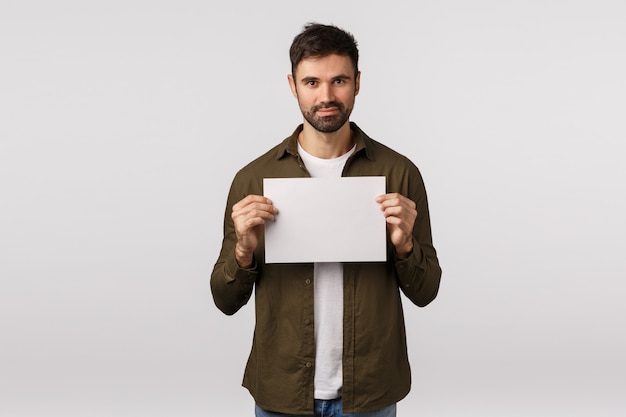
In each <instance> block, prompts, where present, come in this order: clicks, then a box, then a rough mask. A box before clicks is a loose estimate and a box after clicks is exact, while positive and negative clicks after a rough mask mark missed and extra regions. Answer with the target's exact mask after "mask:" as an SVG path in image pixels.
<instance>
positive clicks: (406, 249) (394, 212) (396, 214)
mask: <svg viewBox="0 0 626 417" xmlns="http://www.w3.org/2000/svg"><path fill="white" fill-rule="evenodd" d="M376 202H377V203H379V204H380V209H381V210H382V211H383V213H384V214H385V220H386V221H387V229H389V237H390V238H391V243H393V245H394V246H395V248H396V253H397V254H398V256H399V257H400V258H406V257H408V256H409V255H410V254H411V252H412V251H413V225H414V224H415V219H416V218H417V210H416V209H415V208H416V205H415V202H413V201H412V200H409V199H408V198H406V197H405V196H403V195H401V194H398V193H391V194H383V195H379V196H378V197H376Z"/></svg>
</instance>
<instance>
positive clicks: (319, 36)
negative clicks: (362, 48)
mask: <svg viewBox="0 0 626 417" xmlns="http://www.w3.org/2000/svg"><path fill="white" fill-rule="evenodd" d="M331 54H337V55H343V56H348V57H349V58H350V59H351V60H352V65H353V67H354V75H355V76H356V74H357V73H358V72H359V50H358V48H357V43H356V39H354V36H352V34H351V33H349V32H346V31H345V30H343V29H340V28H338V27H337V26H333V25H323V24H320V23H307V24H306V25H304V29H303V30H302V32H300V34H298V35H297V36H296V37H295V38H293V42H292V43H291V48H289V58H290V59H291V73H292V74H294V73H295V70H296V67H297V66H298V64H299V63H300V61H302V60H303V59H308V58H317V57H324V56H328V55H331Z"/></svg>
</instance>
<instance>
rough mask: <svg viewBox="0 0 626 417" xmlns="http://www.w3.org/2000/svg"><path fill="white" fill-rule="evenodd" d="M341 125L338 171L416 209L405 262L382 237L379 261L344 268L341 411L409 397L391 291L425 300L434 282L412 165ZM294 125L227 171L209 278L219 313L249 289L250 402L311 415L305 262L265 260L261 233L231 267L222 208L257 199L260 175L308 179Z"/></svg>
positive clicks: (228, 221)
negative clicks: (343, 155)
mask: <svg viewBox="0 0 626 417" xmlns="http://www.w3.org/2000/svg"><path fill="white" fill-rule="evenodd" d="M350 127H351V130H352V132H353V135H354V138H355V141H356V150H355V152H354V154H353V155H352V156H351V157H350V158H349V159H348V161H347V162H346V165H345V167H344V170H343V174H342V175H343V176H385V177H386V188H387V192H388V193H393V192H396V193H399V194H402V195H404V196H405V197H407V198H409V199H411V200H413V201H414V202H415V203H416V205H417V212H418V214H417V218H416V220H415V225H414V227H413V245H414V247H413V252H412V253H411V254H410V256H409V257H408V258H406V259H400V258H398V256H397V255H396V253H395V250H394V247H393V244H392V243H391V241H390V240H389V237H388V238H387V240H388V242H387V248H388V255H387V262H368V263H345V264H344V268H343V271H344V272H343V274H344V277H343V287H344V292H343V298H344V299H343V303H344V305H343V387H342V393H341V395H342V401H343V410H344V412H345V413H354V412H365V411H371V410H376V409H379V408H383V407H386V406H389V405H391V404H393V403H395V402H397V401H399V400H401V399H402V398H404V397H405V396H406V395H407V394H408V392H409V390H410V385H411V372H410V367H409V360H408V355H407V346H406V334H405V326H404V314H403V309H402V303H401V299H400V292H402V293H404V295H405V296H406V297H407V298H408V299H409V300H411V301H412V302H413V303H414V304H416V305H418V306H420V307H423V306H426V305H427V304H429V303H430V302H431V301H432V300H433V299H434V298H435V297H436V295H437V292H438V289H439V282H440V278H441V268H440V267H439V261H438V259H437V254H436V252H435V249H434V247H433V244H432V236H431V228H430V217H429V212H428V202H427V198H426V191H425V187H424V182H423V180H422V176H421V175H420V172H419V170H418V169H417V167H416V166H415V165H414V164H413V163H412V162H411V161H410V160H409V159H407V158H406V157H404V156H403V155H401V154H399V153H397V152H395V151H393V150H391V149H390V148H388V147H386V146H384V145H382V144H381V143H379V142H377V141H375V140H373V139H371V138H369V137H368V136H367V135H366V134H365V133H364V132H363V131H362V130H361V129H360V128H359V127H358V126H357V125H356V124H354V123H350ZM301 131H302V125H300V126H298V128H297V129H296V130H295V131H294V133H293V134H292V135H291V136H289V137H288V138H286V139H285V140H284V141H283V142H282V143H280V144H279V145H277V146H276V147H274V148H272V149H271V150H269V151H268V152H267V153H265V154H264V155H262V156H260V157H259V158H257V159H256V160H254V161H252V162H251V163H250V164H248V165H247V166H245V167H244V168H242V169H241V170H240V171H239V172H238V173H237V174H236V175H235V178H234V180H233V182H232V185H231V188H230V192H229V195H228V202H227V205H226V213H225V216H224V238H223V242H222V249H221V251H220V254H219V258H218V260H217V262H216V264H215V267H214V269H213V273H212V275H211V290H212V293H213V298H214V301H215V304H216V305H217V307H218V308H219V309H220V310H221V311H222V312H224V313H225V314H228V315H230V314H234V313H235V312H237V311H238V310H239V309H240V308H241V307H243V306H244V305H245V304H246V303H247V302H248V301H249V300H250V297H251V296H252V293H253V292H254V293H255V307H256V325H255V330H254V336H253V343H252V350H251V353H250V356H249V359H248V363H247V365H246V369H245V373H244V378H243V385H244V386H245V387H246V388H247V389H248V390H249V391H250V393H251V394H252V396H253V397H254V399H255V401H256V403H257V405H258V406H259V407H261V408H263V409H266V410H269V411H275V412H280V413H287V414H312V413H313V400H314V397H313V392H314V387H313V380H314V370H315V366H314V361H315V337H314V323H313V320H314V310H313V305H314V303H313V264H312V263H298V264H266V263H265V261H264V252H265V250H264V242H263V238H261V239H260V242H259V245H258V247H257V249H256V251H255V254H254V258H255V262H254V265H253V266H252V267H251V268H249V269H243V268H241V267H239V265H238V264H237V261H236V259H235V243H236V241H237V237H236V234H235V229H234V225H233V221H232V218H231V216H230V214H231V209H232V206H233V205H234V204H235V203H237V202H238V201H240V200H241V199H243V198H244V197H246V196H247V195H249V194H256V195H263V178H293V177H308V176H309V174H308V172H307V170H306V167H305V166H304V163H303V162H302V159H301V158H300V156H299V155H298V151H297V138H298V134H299V133H300V132H301ZM381 216H382V213H381Z"/></svg>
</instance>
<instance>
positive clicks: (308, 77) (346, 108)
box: [289, 54, 360, 133]
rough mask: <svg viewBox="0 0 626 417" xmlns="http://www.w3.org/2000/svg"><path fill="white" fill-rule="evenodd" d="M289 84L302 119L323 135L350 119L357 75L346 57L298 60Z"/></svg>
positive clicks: (333, 55)
mask: <svg viewBox="0 0 626 417" xmlns="http://www.w3.org/2000/svg"><path fill="white" fill-rule="evenodd" d="M294 72H295V73H294V74H293V75H290V76H289V85H290V86H291V91H292V93H293V95H294V96H295V97H296V98H297V99H298V104H299V105H300V110H301V111H302V115H303V116H304V120H305V121H306V122H307V123H309V124H310V125H311V126H313V128H315V130H317V131H319V132H323V133H332V132H336V131H337V130H339V128H341V126H343V125H344V124H345V123H346V122H347V121H348V120H349V119H350V113H352V108H353V107H354V98H355V97H356V95H357V94H358V93H359V78H360V73H358V74H356V76H355V74H354V67H353V65H352V60H351V59H350V58H349V57H347V56H342V55H335V54H332V55H328V56H325V57H317V58H309V59H303V60H302V61H300V63H299V64H298V66H297V67H296V69H295V71H294Z"/></svg>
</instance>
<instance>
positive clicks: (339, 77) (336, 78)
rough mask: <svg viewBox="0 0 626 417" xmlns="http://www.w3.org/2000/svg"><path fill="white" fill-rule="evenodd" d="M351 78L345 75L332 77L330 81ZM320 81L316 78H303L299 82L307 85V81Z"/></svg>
mask: <svg viewBox="0 0 626 417" xmlns="http://www.w3.org/2000/svg"><path fill="white" fill-rule="evenodd" d="M351 79H352V77H350V76H349V75H346V74H340V75H336V76H334V77H332V80H333V81H334V80H351ZM319 80H320V79H319V78H318V77H304V78H302V79H301V80H300V82H302V83H305V84H306V83H308V82H309V81H319Z"/></svg>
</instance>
